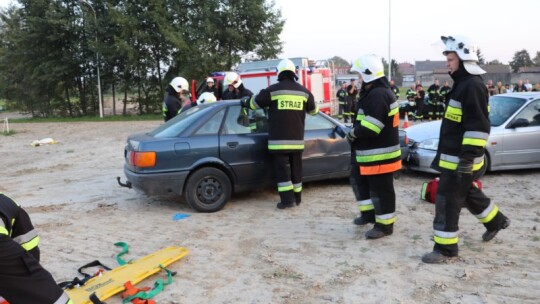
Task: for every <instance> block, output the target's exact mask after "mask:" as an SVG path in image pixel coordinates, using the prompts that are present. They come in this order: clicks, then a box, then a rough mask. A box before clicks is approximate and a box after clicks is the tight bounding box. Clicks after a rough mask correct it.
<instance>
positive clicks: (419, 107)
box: [414, 84, 427, 121]
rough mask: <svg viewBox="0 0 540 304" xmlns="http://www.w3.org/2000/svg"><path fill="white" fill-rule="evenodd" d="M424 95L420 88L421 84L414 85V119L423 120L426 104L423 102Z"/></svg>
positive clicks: (422, 89)
mask: <svg viewBox="0 0 540 304" xmlns="http://www.w3.org/2000/svg"><path fill="white" fill-rule="evenodd" d="M425 97H426V92H425V91H424V88H422V85H421V84H417V85H416V98H415V99H414V101H415V103H416V112H415V113H414V120H415V121H416V120H420V121H423V120H424V118H425V117H426V116H427V115H426V104H425V102H424V100H425Z"/></svg>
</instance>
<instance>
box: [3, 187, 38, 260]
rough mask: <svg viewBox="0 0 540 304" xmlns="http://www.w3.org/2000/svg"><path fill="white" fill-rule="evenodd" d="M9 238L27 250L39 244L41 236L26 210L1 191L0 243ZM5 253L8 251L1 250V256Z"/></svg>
mask: <svg viewBox="0 0 540 304" xmlns="http://www.w3.org/2000/svg"><path fill="white" fill-rule="evenodd" d="M9 239H12V240H13V241H15V242H16V243H18V244H19V245H21V247H23V248H24V249H25V250H26V251H30V250H32V249H34V248H36V247H37V246H38V245H39V236H38V234H37V231H36V230H35V229H34V226H32V222H31V221H30V217H29V216H28V214H27V213H26V211H24V209H22V208H21V207H20V206H19V205H17V203H15V202H14V201H13V200H12V199H10V198H9V197H7V196H5V195H4V194H2V193H0V243H3V242H4V241H7V240H9ZM2 251H3V250H2ZM3 254H7V252H0V257H1V256H2V255H3Z"/></svg>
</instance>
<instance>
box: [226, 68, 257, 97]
mask: <svg viewBox="0 0 540 304" xmlns="http://www.w3.org/2000/svg"><path fill="white" fill-rule="evenodd" d="M223 86H224V87H227V90H226V91H225V92H224V93H223V100H228V99H241V98H242V97H251V96H253V93H252V92H251V91H250V90H248V89H246V87H244V83H243V82H242V78H240V75H238V74H237V73H235V72H228V73H227V74H225V79H223Z"/></svg>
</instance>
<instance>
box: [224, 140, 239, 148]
mask: <svg viewBox="0 0 540 304" xmlns="http://www.w3.org/2000/svg"><path fill="white" fill-rule="evenodd" d="M227 146H229V148H233V149H234V148H236V147H238V142H237V141H230V142H228V143H227Z"/></svg>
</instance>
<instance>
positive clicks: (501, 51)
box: [0, 0, 540, 63]
mask: <svg viewBox="0 0 540 304" xmlns="http://www.w3.org/2000/svg"><path fill="white" fill-rule="evenodd" d="M9 2H10V0H0V6H2V7H5V6H6V5H7V3H9ZM275 3H276V8H281V12H282V16H283V18H284V19H285V20H286V23H285V27H284V29H283V32H282V34H281V39H282V41H283V43H284V47H283V53H282V54H281V55H280V57H282V58H284V57H308V58H310V59H315V60H317V59H327V58H330V57H333V56H336V55H337V56H341V57H343V58H345V59H346V60H349V61H350V60H353V59H354V58H356V57H358V56H359V55H361V54H364V53H374V54H376V55H378V56H380V57H385V58H388V49H389V48H388V44H389V43H388V33H389V31H388V13H389V9H388V7H389V3H391V19H392V20H391V48H390V51H391V57H392V58H393V59H395V60H397V61H398V62H403V61H408V62H411V63H414V61H416V60H426V59H430V60H444V58H443V57H442V55H441V51H442V44H440V43H439V41H440V36H441V35H466V36H469V37H470V38H472V39H474V40H475V41H476V42H477V44H478V46H479V47H480V50H481V52H482V54H483V55H484V58H485V59H486V60H488V61H491V60H494V59H497V60H499V61H501V62H503V63H508V62H509V61H511V60H512V58H513V56H514V53H515V52H516V51H519V50H522V49H526V50H527V51H528V52H529V54H530V55H531V58H533V57H534V56H535V55H536V52H537V51H540V21H539V19H540V0H512V1H508V0H447V1H440V0H369V1H368V0H331V1H312V0H275ZM323 3H324V4H323Z"/></svg>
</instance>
